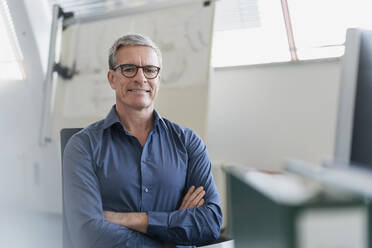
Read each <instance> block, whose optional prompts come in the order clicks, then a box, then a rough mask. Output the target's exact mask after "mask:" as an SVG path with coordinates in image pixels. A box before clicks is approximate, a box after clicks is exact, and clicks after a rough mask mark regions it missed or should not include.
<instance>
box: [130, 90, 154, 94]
mask: <svg viewBox="0 0 372 248" xmlns="http://www.w3.org/2000/svg"><path fill="white" fill-rule="evenodd" d="M128 91H130V92H138V93H140V92H150V90H128Z"/></svg>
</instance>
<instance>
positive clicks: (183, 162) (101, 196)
mask: <svg viewBox="0 0 372 248" xmlns="http://www.w3.org/2000/svg"><path fill="white" fill-rule="evenodd" d="M161 65H162V58H161V53H160V50H159V49H158V48H157V46H156V45H155V44H154V43H153V42H152V41H151V40H150V39H148V38H146V37H144V36H141V35H125V36H123V37H121V38H119V39H118V40H117V41H116V42H115V43H114V44H113V46H112V47H111V49H110V52H109V71H108V73H107V78H108V81H109V83H110V86H111V88H112V89H113V90H114V91H115V94H116V105H114V106H113V107H112V109H111V111H110V112H109V114H108V115H107V117H106V118H105V119H104V120H101V121H98V122H96V123H94V124H92V125H90V126H88V127H86V128H85V129H83V130H82V131H80V132H79V133H77V134H75V135H74V136H73V137H72V138H71V139H70V141H69V143H68V144H67V146H66V148H65V151H64V157H63V175H64V176H63V185H64V215H65V218H66V222H67V231H68V234H69V235H70V237H71V240H72V243H73V245H74V247H76V248H85V247H87V248H88V247H89V248H93V247H104V248H109V247H173V246H175V247H184V246H182V245H185V246H188V247H193V246H194V245H198V244H203V243H205V242H207V241H210V240H213V239H216V238H218V236H219V232H220V227H221V222H222V213H221V209H220V206H219V204H220V202H219V197H218V193H217V190H216V187H215V184H214V181H213V177H212V175H211V164H210V160H209V158H208V154H207V151H206V147H205V145H204V144H203V142H202V140H201V139H200V138H199V137H198V136H197V135H196V134H195V133H194V132H193V131H191V130H190V129H187V128H184V127H181V126H179V125H177V124H174V123H172V122H170V121H168V120H167V119H165V118H162V117H161V116H160V115H159V113H158V112H157V111H156V110H155V109H154V101H155V98H156V96H157V94H158V90H159V83H160V73H159V72H160V68H161Z"/></svg>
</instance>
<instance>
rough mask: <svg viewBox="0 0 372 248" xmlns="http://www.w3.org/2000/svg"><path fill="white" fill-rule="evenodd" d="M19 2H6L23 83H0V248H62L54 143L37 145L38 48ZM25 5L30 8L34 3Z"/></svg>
mask: <svg viewBox="0 0 372 248" xmlns="http://www.w3.org/2000/svg"><path fill="white" fill-rule="evenodd" d="M25 1H26V0H25ZM25 1H22V0H11V1H8V5H9V9H10V12H11V15H12V17H13V19H14V25H15V28H16V34H17V36H18V39H19V42H20V46H21V48H22V52H23V57H24V69H25V73H26V79H25V80H21V81H0V116H1V121H0V137H1V139H0V151H1V152H0V161H1V164H0V168H1V174H0V211H1V212H0V218H1V220H2V221H1V223H0V233H1V235H0V236H1V238H0V247H30V246H33V247H41V248H43V247H57V248H58V247H62V226H61V224H60V223H61V221H60V219H61V217H60V215H59V214H58V213H60V212H61V202H62V200H61V198H62V196H61V175H60V166H59V152H58V144H57V142H52V143H50V144H48V145H47V146H43V147H41V146H39V130H40V125H41V121H40V120H41V107H42V96H43V78H44V73H43V68H42V63H41V60H42V58H41V57H40V54H42V53H41V52H40V51H39V48H40V49H41V48H42V47H38V45H37V39H36V37H35V36H36V34H38V32H34V30H33V29H32V27H31V24H30V19H29V16H28V11H27V8H26V5H25ZM28 2H32V3H34V4H35V6H36V4H37V2H38V0H36V1H28ZM34 9H35V8H34ZM35 11H40V9H37V8H36V9H35ZM41 17H42V15H41V14H40V15H39V18H41ZM46 49H47V48H46ZM44 54H45V51H44ZM0 73H2V72H0ZM31 244H32V245H31Z"/></svg>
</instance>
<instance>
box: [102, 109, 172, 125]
mask: <svg viewBox="0 0 372 248" xmlns="http://www.w3.org/2000/svg"><path fill="white" fill-rule="evenodd" d="M115 123H120V119H119V116H118V114H117V112H116V105H114V106H112V108H111V110H110V112H109V113H108V114H107V116H106V118H105V120H104V123H103V128H104V129H106V128H108V127H111V126H112V125H113V124H115ZM158 124H160V125H162V126H163V127H164V128H166V129H167V125H166V124H165V121H164V120H163V118H162V117H161V115H160V114H159V112H158V111H156V110H155V109H154V126H156V125H158Z"/></svg>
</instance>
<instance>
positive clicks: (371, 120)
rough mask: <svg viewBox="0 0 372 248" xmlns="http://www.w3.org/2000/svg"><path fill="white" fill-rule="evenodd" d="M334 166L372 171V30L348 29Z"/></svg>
mask: <svg viewBox="0 0 372 248" xmlns="http://www.w3.org/2000/svg"><path fill="white" fill-rule="evenodd" d="M335 162H336V163H335V164H336V165H337V166H350V165H356V166H364V167H370V168H372V31H368V30H362V29H349V30H348V31H347V35H346V41H345V54H344V56H343V58H342V61H341V84H340V97H339V111H338V119H337V129H336V149H335Z"/></svg>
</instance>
